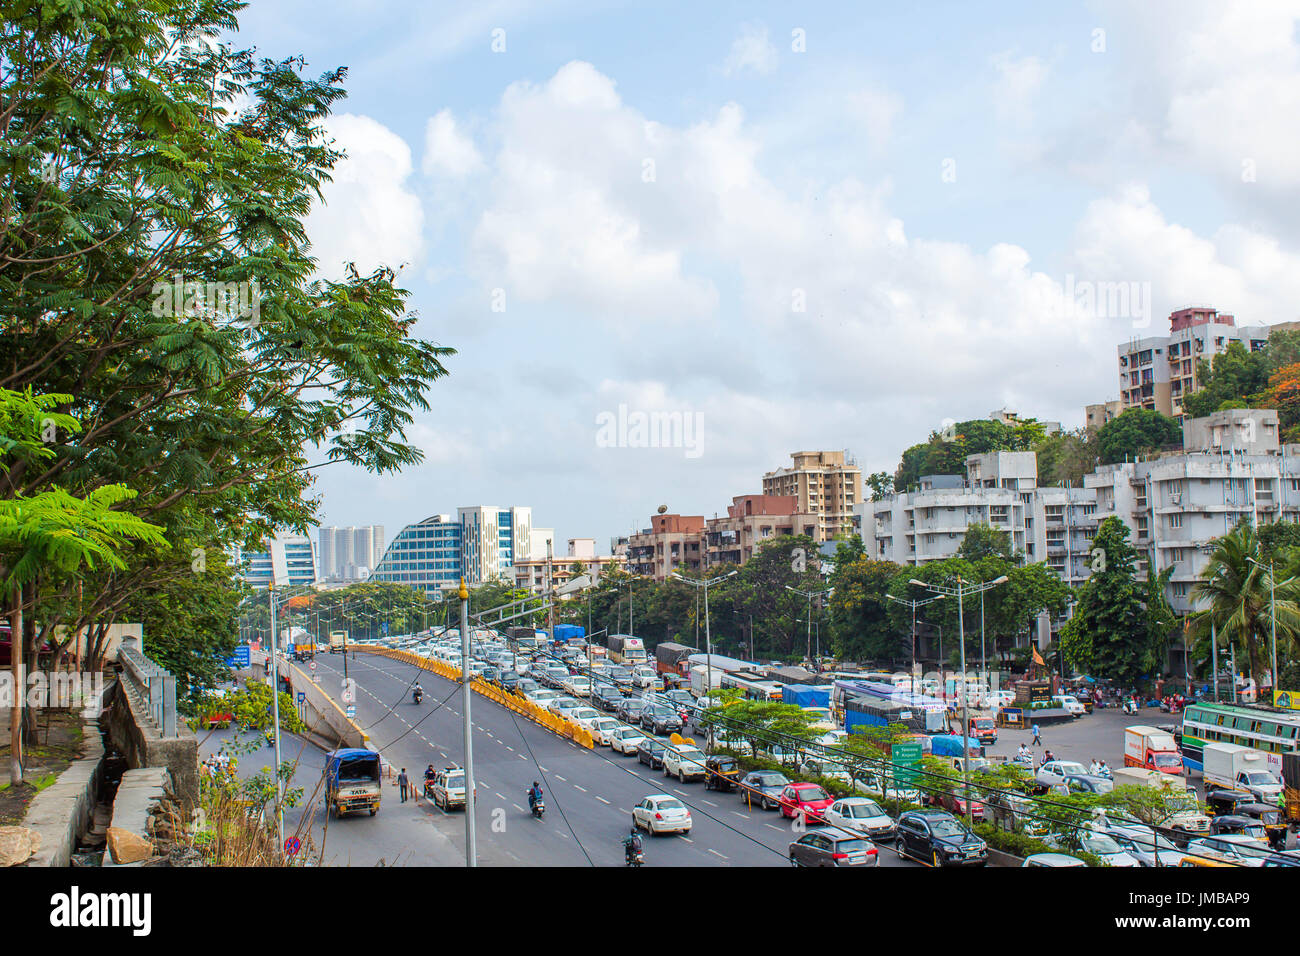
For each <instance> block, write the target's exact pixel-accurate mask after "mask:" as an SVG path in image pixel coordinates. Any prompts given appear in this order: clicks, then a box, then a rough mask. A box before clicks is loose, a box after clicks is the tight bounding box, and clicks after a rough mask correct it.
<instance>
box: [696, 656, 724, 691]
mask: <svg viewBox="0 0 1300 956" xmlns="http://www.w3.org/2000/svg"><path fill="white" fill-rule="evenodd" d="M723 673H724V672H723V671H722V670H720V669H719V668H717V667H715V668H713V684H712V686H709V685H708V680H709V668H707V667H704V666H703V665H700V664H697V665H696V666H694V667H692V668H691V693H692V694H694V695H695V696H696V697H704V696H706V695H708V694H709V693H710V692H711V691H714V690H717V689H718V688H719V687H721V686H722V675H723Z"/></svg>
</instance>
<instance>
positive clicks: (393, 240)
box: [307, 113, 424, 279]
mask: <svg viewBox="0 0 1300 956" xmlns="http://www.w3.org/2000/svg"><path fill="white" fill-rule="evenodd" d="M325 126H326V129H327V131H328V132H329V134H330V136H332V137H333V139H334V141H335V142H334V145H335V148H336V149H342V150H343V151H345V152H346V154H347V155H346V156H345V157H344V158H343V159H342V160H340V161H339V163H338V165H337V166H335V167H334V170H333V173H332V176H333V181H332V182H330V183H327V184H326V185H325V187H324V189H323V190H322V192H323V193H324V196H325V202H324V204H323V205H322V204H319V203H318V204H317V205H315V206H313V207H312V211H311V214H310V215H309V216H308V217H307V235H308V236H309V237H310V239H311V242H312V255H313V256H315V258H316V260H317V268H318V270H319V272H320V274H321V275H323V276H326V277H329V278H332V279H338V278H340V277H341V276H342V275H343V274H344V269H343V263H344V262H345V261H353V262H356V264H357V268H358V269H359V270H360V271H361V272H363V273H365V272H368V271H370V270H372V269H374V268H376V267H378V266H380V265H387V266H392V267H394V268H397V267H399V266H401V265H403V264H405V263H409V262H415V261H418V259H419V257H420V253H421V250H422V247H423V238H422V232H423V229H424V209H423V206H422V205H421V203H420V199H419V197H418V196H416V195H415V193H413V192H412V191H411V190H410V189H409V188H407V186H406V180H407V179H408V178H409V177H410V175H411V171H412V164H411V148H410V147H409V146H407V144H406V141H405V140H403V139H402V138H401V137H400V136H398V135H397V134H396V133H394V132H393V131H392V130H390V129H388V127H386V126H384V125H383V124H382V123H379V122H377V121H375V120H373V119H371V118H370V117H368V116H357V115H354V114H351V113H341V114H339V115H337V116H332V117H330V118H329V119H328V120H327V121H326V123H325Z"/></svg>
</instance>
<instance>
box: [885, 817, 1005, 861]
mask: <svg viewBox="0 0 1300 956" xmlns="http://www.w3.org/2000/svg"><path fill="white" fill-rule="evenodd" d="M894 849H895V850H897V851H898V858H899V859H900V860H901V859H903V858H904V857H910V858H912V859H914V860H918V861H920V862H921V863H928V864H930V865H931V866H935V867H942V866H987V865H988V862H989V849H988V845H987V844H986V843H985V842H984V841H983V840H981V839H980V838H979V837H977V836H976V835H975V834H974V833H972V832H971V831H970V830H968V829H966V827H965V825H964V824H963V823H962V822H961V821H960V820H958V819H957V818H956V817H954V816H953V815H952V814H951V813H949V812H948V811H946V810H915V811H910V812H908V813H904V814H903V815H902V816H901V817H899V818H898V838H897V839H896V840H895V841H894Z"/></svg>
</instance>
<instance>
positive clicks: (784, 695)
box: [781, 684, 831, 707]
mask: <svg viewBox="0 0 1300 956" xmlns="http://www.w3.org/2000/svg"><path fill="white" fill-rule="evenodd" d="M781 701H782V702H783V703H786V704H797V705H798V706H800V707H829V706H830V705H831V689H830V688H829V687H813V686H809V685H807V684H802V685H801V684H785V685H783V686H782V688H781Z"/></svg>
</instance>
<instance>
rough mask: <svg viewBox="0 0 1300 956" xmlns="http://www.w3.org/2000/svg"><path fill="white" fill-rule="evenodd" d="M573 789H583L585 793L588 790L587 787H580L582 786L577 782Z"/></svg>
mask: <svg viewBox="0 0 1300 956" xmlns="http://www.w3.org/2000/svg"><path fill="white" fill-rule="evenodd" d="M573 789H574V790H581V791H582V792H583V793H586V792H587V790H586V788H585V787H580V786H578V785H577V784H576V783H575V784H574V785H573Z"/></svg>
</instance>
